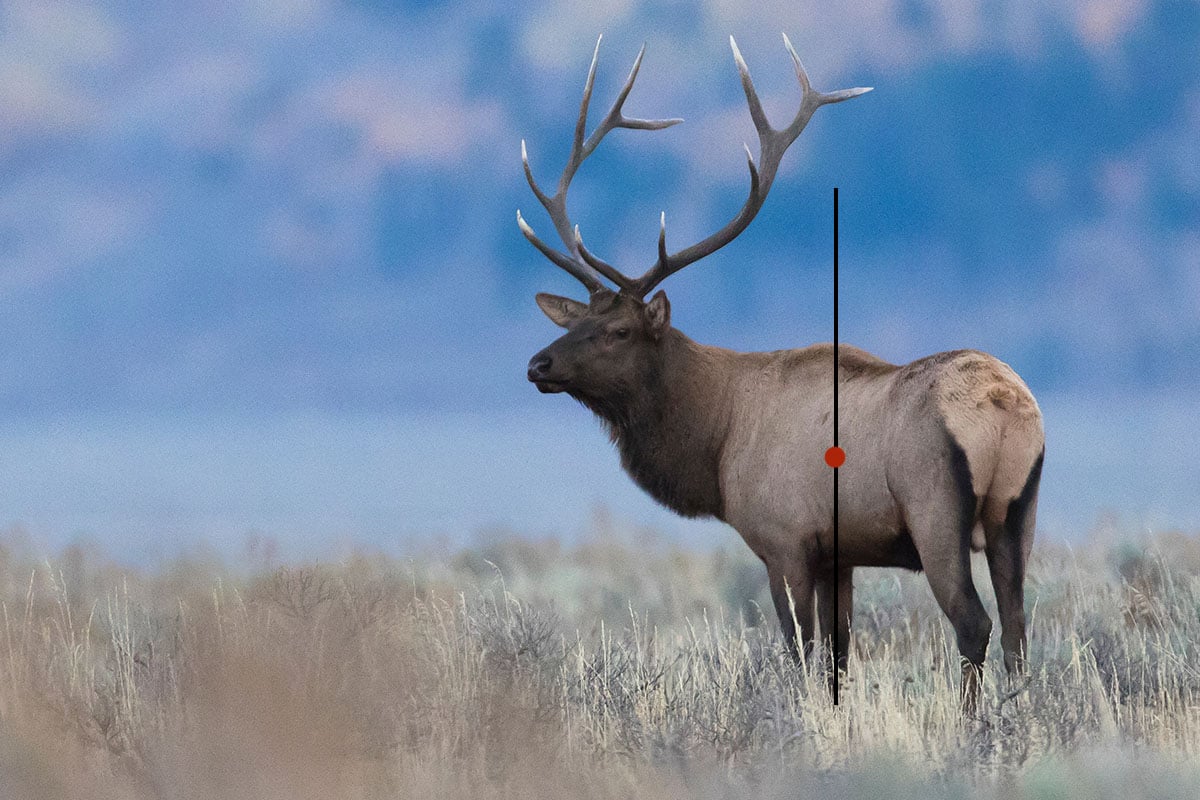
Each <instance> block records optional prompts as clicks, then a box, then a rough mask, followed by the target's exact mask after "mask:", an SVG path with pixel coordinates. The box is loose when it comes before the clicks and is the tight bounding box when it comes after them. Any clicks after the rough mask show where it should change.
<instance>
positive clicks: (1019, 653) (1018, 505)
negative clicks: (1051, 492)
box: [983, 457, 1042, 676]
mask: <svg viewBox="0 0 1200 800" xmlns="http://www.w3.org/2000/svg"><path fill="white" fill-rule="evenodd" d="M1041 469H1042V460H1041V458H1040V457H1039V458H1038V460H1037V462H1036V463H1035V464H1034V465H1033V468H1032V469H1031V470H1030V472H1029V477H1028V478H1027V479H1026V482H1025V487H1024V489H1022V491H1021V494H1020V495H1018V496H1017V497H1016V498H1014V499H1012V500H1011V501H1009V502H1007V503H1005V502H1003V501H1000V502H995V501H993V500H992V499H991V498H989V499H988V500H987V501H986V502H985V504H984V513H983V523H984V530H985V533H986V537H987V545H986V552H987V562H988V571H989V572H990V573H991V578H992V588H993V589H994V590H995V592H996V607H997V609H998V610H999V612H1000V646H1001V648H1002V649H1003V650H1004V668H1005V670H1007V672H1008V674H1009V676H1014V675H1020V674H1021V673H1023V672H1024V670H1025V655H1026V647H1027V641H1026V636H1025V567H1026V564H1027V562H1028V560H1029V551H1030V549H1031V548H1032V546H1033V531H1034V526H1035V524H1036V519H1037V491H1038V482H1039V479H1040V477H1041Z"/></svg>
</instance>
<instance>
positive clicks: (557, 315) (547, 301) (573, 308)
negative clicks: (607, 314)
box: [534, 292, 588, 328]
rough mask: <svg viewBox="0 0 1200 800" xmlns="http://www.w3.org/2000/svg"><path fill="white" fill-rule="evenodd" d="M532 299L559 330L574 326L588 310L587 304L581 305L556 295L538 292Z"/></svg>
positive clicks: (576, 301)
mask: <svg viewBox="0 0 1200 800" xmlns="http://www.w3.org/2000/svg"><path fill="white" fill-rule="evenodd" d="M534 299H536V300H537V304H538V308H540V309H541V310H542V312H543V313H545V315H546V316H547V317H549V318H550V321H551V322H553V323H554V324H555V325H557V326H559V327H560V328H569V327H571V326H572V325H574V324H575V323H576V322H578V321H579V320H580V319H582V318H583V315H584V314H586V313H587V309H588V307H587V303H581V302H579V301H578V300H572V299H571V298H569V297H559V296H558V295H556V294H546V293H545V292H538V294H537V297H536V298H534Z"/></svg>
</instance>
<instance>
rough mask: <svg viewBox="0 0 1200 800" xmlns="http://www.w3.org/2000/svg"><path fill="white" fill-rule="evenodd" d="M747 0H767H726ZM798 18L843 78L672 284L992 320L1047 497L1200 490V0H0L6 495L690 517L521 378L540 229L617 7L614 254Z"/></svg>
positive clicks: (608, 181)
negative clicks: (526, 158) (651, 129)
mask: <svg viewBox="0 0 1200 800" xmlns="http://www.w3.org/2000/svg"><path fill="white" fill-rule="evenodd" d="M743 6H745V8H743ZM780 31H786V32H787V33H788V35H789V36H790V38H791V39H792V41H793V43H794V44H795V46H796V48H797V50H798V51H799V53H800V55H801V56H802V57H803V58H804V60H805V63H806V65H807V66H808V69H809V73H810V74H811V76H812V78H813V80H814V82H815V83H816V85H817V86H818V87H819V88H825V89H832V88H841V87H848V86H857V85H867V86H874V87H876V88H875V92H873V93H871V94H869V95H867V96H865V97H863V98H860V99H856V100H854V101H852V102H850V103H845V104H842V105H838V106H833V107H829V108H825V109H822V110H820V111H819V112H818V113H817V114H816V116H815V117H814V120H813V122H812V124H811V125H810V127H809V129H808V130H807V131H806V132H805V133H804V135H803V136H802V137H801V139H800V140H799V141H798V142H797V144H796V145H795V146H794V147H793V149H792V151H791V152H789V154H788V156H787V158H786V159H785V160H784V162H783V167H782V169H781V172H780V176H779V178H778V180H777V182H776V184H775V187H774V189H773V191H772V194H771V197H770V199H769V200H768V202H767V205H766V207H765V208H764V210H763V211H762V212H761V213H760V215H759V217H758V219H757V220H756V221H755V222H754V223H753V225H752V226H751V227H750V229H749V230H748V231H747V232H746V233H745V234H743V235H742V236H741V237H740V238H739V239H738V240H737V241H736V242H735V243H734V244H732V245H730V246H729V247H727V248H726V249H725V250H723V251H721V252H720V253H718V254H716V255H714V256H712V257H710V258H708V259H706V260H705V261H702V262H700V263H698V264H696V265H694V266H693V267H690V268H689V269H688V270H686V271H684V272H683V273H681V274H679V275H677V276H674V277H672V278H671V279H670V280H669V281H668V282H667V283H666V284H665V288H666V290H667V291H668V293H669V295H670V297H671V300H672V305H673V320H674V322H675V324H676V326H677V327H679V328H681V329H682V330H684V331H685V332H687V333H688V334H689V335H691V336H693V338H696V339H698V340H700V341H703V342H708V343H714V344H722V345H726V346H730V347H735V348H739V349H775V348H780V347H789V346H799V345H803V344H806V343H809V342H812V341H820V340H827V339H828V338H829V337H830V330H829V325H830V314H829V308H828V306H829V268H830V250H831V241H830V227H831V221H830V210H829V203H830V195H831V188H832V187H833V186H835V185H836V186H839V187H840V189H841V196H842V203H841V213H842V237H841V255H842V266H843V273H842V274H843V285H842V334H843V339H844V340H845V341H850V342H853V343H855V344H858V345H860V346H863V347H866V348H868V349H870V350H872V351H874V352H876V353H878V354H879V355H881V356H883V357H885V358H889V359H891V360H894V361H905V360H909V359H912V358H916V357H918V356H921V355H925V354H928V353H930V352H935V351H937V350H941V349H950V348H955V347H977V348H981V349H985V350H988V351H990V352H992V353H994V354H996V355H997V356H999V357H1000V358H1002V359H1004V360H1005V361H1008V362H1009V363H1011V364H1012V365H1013V366H1014V367H1016V368H1017V369H1018V371H1019V372H1020V373H1021V374H1022V375H1023V376H1024V377H1025V378H1026V380H1027V382H1028V383H1029V384H1030V386H1031V387H1032V388H1033V389H1034V391H1035V393H1036V394H1037V395H1038V397H1039V399H1040V401H1041V403H1042V406H1043V410H1044V412H1045V415H1046V419H1047V435H1048V453H1047V467H1046V476H1045V482H1044V493H1043V501H1042V507H1041V516H1042V520H1043V529H1044V530H1046V531H1047V533H1048V535H1060V536H1074V537H1080V536H1083V535H1086V534H1087V532H1088V531H1089V530H1090V529H1091V527H1092V526H1093V524H1094V522H1095V520H1096V519H1097V518H1098V515H1101V514H1104V513H1108V512H1116V513H1117V514H1119V515H1120V518H1121V519H1122V520H1123V524H1125V525H1126V526H1127V527H1129V528H1131V529H1134V530H1142V529H1147V528H1162V527H1173V526H1181V527H1185V528H1195V527H1197V526H1200V506H1198V504H1197V503H1196V500H1195V488H1194V487H1195V486H1200V466H1198V465H1197V463H1196V459H1195V453H1196V452H1197V451H1198V450H1200V433H1198V432H1197V427H1200V426H1197V425H1196V423H1195V418H1196V413H1195V412H1196V403H1195V401H1194V400H1193V398H1194V397H1195V396H1196V394H1197V392H1198V391H1200V376H1198V375H1197V369H1196V365H1197V363H1198V362H1200V145H1198V144H1197V142H1200V4H1197V3H1195V2H1161V1H1157V2H1156V1H1154V0H1120V1H1119V2H1111V3H1104V4H1100V3H1092V2H1085V0H1055V1H1054V2H1039V3H1033V2H1014V3H1003V4H998V3H991V2H982V1H978V2H972V0H966V1H965V2H950V0H929V1H928V2H920V1H919V0H908V1H906V2H893V1H892V0H879V1H878V2H869V3H854V4H845V6H844V7H842V8H836V7H831V5H830V4H824V3H816V2H800V3H793V2H789V3H782V2H780V3H766V4H755V5H754V8H753V10H751V9H750V7H749V6H748V5H746V4H739V3H727V2H722V0H707V1H706V2H699V3H682V2H637V1H636V0H603V1H601V2H590V3H586V4H561V3H527V4H521V5H519V6H517V7H513V6H512V5H511V4H490V3H483V2H465V3H456V4H452V5H443V4H437V3H428V2H424V3H422V2H417V3H381V2H379V3H372V2H325V1H324V0H294V1H291V2H288V1H285V0H260V1H259V2H247V3H237V4H212V3H186V2H185V3H180V4H146V3H112V2H100V3H90V4H82V3H80V4H77V3H71V2H63V3H54V4H47V3H41V2H26V1H25V0H16V1H15V2H12V1H11V0H10V1H9V2H5V3H4V4H3V5H2V6H0V341H3V342H4V346H3V347H2V348H0V529H7V528H14V527H19V528H20V529H21V530H24V531H26V532H28V533H29V534H30V535H31V536H33V537H34V538H35V539H36V540H38V541H42V542H46V543H48V544H49V545H51V546H56V545H57V544H60V543H62V542H65V541H69V540H70V539H72V538H73V537H76V536H86V537H88V538H91V539H95V540H98V541H100V542H102V543H105V544H106V545H107V546H109V547H110V548H111V549H112V550H114V551H115V552H116V553H117V554H118V555H123V556H131V557H132V556H136V555H137V554H139V553H144V552H147V550H149V551H153V552H155V553H164V554H169V553H171V552H175V551H178V550H181V549H187V548H189V547H192V546H194V544H195V543H196V542H198V541H206V542H209V543H211V544H215V545H216V546H218V547H221V548H236V547H237V546H238V544H239V543H240V542H241V541H242V540H243V539H244V538H245V537H246V536H247V534H248V533H249V532H252V531H253V532H258V533H261V534H266V535H269V536H273V537H276V538H278V539H279V540H280V542H281V544H282V545H283V546H284V547H285V548H286V547H294V548H296V549H297V550H303V551H309V550H312V551H320V550H321V548H327V547H329V546H331V545H334V544H336V545H339V546H340V545H342V544H345V543H353V542H358V543H368V544H379V545H381V546H389V547H391V546H395V547H403V546H404V545H403V544H402V543H405V542H411V541H412V540H413V539H414V538H422V537H428V536H451V537H453V536H458V535H462V534H464V533H469V532H471V531H477V530H481V529H489V528H492V527H497V526H498V527H507V528H511V529H514V530H518V531H526V532H529V533H535V534H541V533H555V534H561V535H570V534H572V533H574V532H577V531H578V530H580V529H582V528H584V527H586V526H587V525H588V520H589V519H590V518H591V516H592V515H593V513H594V510H595V509H596V508H597V507H600V506H604V507H607V508H609V509H611V511H612V513H613V515H614V516H615V517H616V518H617V519H618V520H621V521H623V522H627V523H629V524H634V525H642V524H651V525H656V526H660V527H663V528H665V529H667V530H669V531H672V532H674V533H677V534H678V535H679V536H680V537H681V538H683V539H685V540H692V541H696V542H700V543H705V542H708V541H718V540H721V539H722V538H723V537H727V536H732V534H731V533H725V532H722V531H720V530H719V526H713V525H707V526H706V525H698V524H696V523H691V522H685V521H680V520H675V519H674V518H672V517H670V515H669V514H667V513H666V512H664V511H662V510H661V509H657V508H656V507H655V506H654V505H653V503H652V502H651V501H650V500H648V499H647V498H645V497H643V496H642V495H641V494H640V493H639V492H638V491H637V489H636V488H635V487H633V486H632V485H631V484H630V483H629V482H628V480H627V479H626V478H625V477H624V476H623V475H622V474H621V472H620V469H619V466H618V464H617V459H616V457H615V455H614V454H613V453H612V452H611V450H610V448H609V446H608V445H607V443H606V441H605V439H604V437H603V435H602V433H601V432H600V430H599V427H598V426H597V425H596V423H595V422H594V421H593V420H592V419H591V418H590V417H589V415H588V414H587V412H585V411H584V410H582V409H580V408H578V407H576V406H575V405H574V404H573V403H572V402H571V401H570V400H568V399H566V398H564V397H561V396H560V397H544V396H541V395H539V394H537V393H536V391H534V390H533V389H532V388H531V387H529V386H528V385H527V384H526V382H525V380H524V365H525V362H526V361H527V359H528V358H529V356H530V355H531V354H532V353H533V352H535V351H536V350H538V349H539V348H540V347H542V346H543V345H544V344H545V343H547V342H548V341H550V340H551V339H552V338H553V337H554V336H555V335H556V331H555V329H554V328H553V327H552V326H551V325H550V323H549V322H548V321H546V320H545V319H544V318H543V317H542V316H541V314H540V312H538V310H537V309H536V307H535V306H534V304H533V302H532V295H533V293H534V292H536V291H556V292H559V293H566V294H574V295H575V296H580V287H578V285H577V284H575V283H574V282H573V281H572V280H571V279H570V278H569V277H568V276H566V275H565V274H563V273H562V272H561V271H560V270H558V269H556V268H555V267H553V266H552V265H551V264H549V262H546V261H545V260H544V259H542V258H541V257H540V256H539V255H538V254H537V253H536V252H535V251H534V250H533V249H532V248H531V247H529V245H528V244H527V243H526V242H525V241H524V240H523V238H522V237H521V235H520V233H519V231H518V230H517V227H516V225H515V223H514V211H515V209H516V208H518V207H520V208H522V210H523V211H525V212H526V215H527V216H528V218H529V219H530V221H531V223H532V224H533V225H534V227H535V228H536V229H538V230H539V231H541V232H542V233H543V234H545V235H546V236H549V235H550V234H551V228H550V225H549V222H548V221H547V220H546V218H545V217H544V215H542V214H541V213H540V209H538V208H537V206H536V201H535V200H534V199H533V197H532V196H531V195H530V193H529V190H528V188H527V187H526V186H525V184H524V180H523V177H522V174H521V170H520V140H521V139H522V138H525V139H526V140H527V141H528V143H529V151H530V157H531V160H532V163H533V167H534V170H535V172H536V174H537V175H538V176H539V177H540V178H541V180H542V181H543V182H544V183H548V182H551V181H552V180H553V179H554V178H555V177H556V176H557V173H558V171H559V169H561V164H562V159H563V158H564V157H565V154H566V150H567V146H568V144H569V136H570V131H571V126H572V124H573V120H574V114H575V109H576V106H577V103H578V98H579V92H580V89H581V85H582V81H583V77H584V75H585V72H586V69H587V62H588V59H589V57H590V54H591V50H592V47H593V45H594V43H595V39H596V36H597V35H598V34H599V33H603V34H604V36H605V38H604V43H603V47H602V50H601V59H600V68H599V75H598V79H597V98H598V105H606V104H607V101H608V99H609V98H611V96H612V93H613V92H614V91H615V89H616V88H617V87H618V86H619V85H620V82H621V81H622V80H623V78H624V76H625V73H626V71H627V69H628V67H629V64H630V62H631V61H632V59H633V56H634V55H635V54H636V52H637V48H638V47H639V46H640V45H641V43H642V42H646V43H647V55H646V61H645V63H644V65H643V70H642V75H641V77H640V78H639V82H638V85H637V87H636V88H635V89H634V92H633V94H632V95H631V97H630V99H629V102H628V105H627V108H628V110H629V112H630V113H632V114H637V115H640V116H650V117H661V116H681V117H684V118H685V119H686V120H687V121H686V123H685V124H683V125H680V126H677V127H675V128H672V129H670V130H668V131H663V132H655V133H645V132H636V131H617V132H615V133H614V134H613V135H611V136H610V137H609V139H608V140H606V141H605V143H604V145H603V146H602V147H601V148H600V149H599V150H598V151H597V152H596V154H595V156H594V157H593V158H592V159H591V161H589V163H588V164H587V166H586V167H585V168H584V169H583V170H582V172H581V173H580V175H579V176H578V178H577V179H576V182H575V185H574V186H573V192H572V213H573V217H574V219H575V220H576V221H577V222H579V223H580V225H581V226H582V228H583V231H584V233H585V236H586V237H587V240H588V243H589V246H590V247H592V249H594V250H596V251H598V252H600V253H602V254H604V255H605V256H606V257H607V258H608V259H609V260H611V261H614V262H615V263H617V264H619V265H621V266H623V267H625V268H626V269H627V270H628V271H640V270H641V269H642V268H644V267H645V266H646V265H648V263H649V262H650V260H651V259H652V256H653V253H654V243H655V237H656V235H657V225H658V214H659V212H660V211H663V210H665V212H666V214H667V219H668V223H669V231H668V232H669V235H670V237H671V240H672V241H674V242H678V243H684V242H689V241H695V240H697V239H699V238H701V237H702V236H704V235H705V234H706V233H708V232H709V231H711V230H713V229H715V228H716V227H717V226H719V225H720V224H722V223H723V222H724V221H725V219H727V218H728V216H730V215H731V214H732V213H733V212H734V211H736V209H737V207H738V206H739V205H740V203H741V201H742V199H743V198H744V192H745V190H746V177H745V165H744V161H743V156H742V155H741V144H742V142H743V141H751V142H753V141H754V135H753V127H752V125H751V123H750V121H749V116H748V114H747V113H746V110H745V104H744V99H743V98H742V96H741V91H740V87H739V85H738V82H737V77H736V71H735V69H734V66H733V62H732V59H731V57H730V54H729V50H728V44H727V40H728V36H729V35H730V34H733V35H735V36H736V37H737V39H738V42H739V45H740V47H741V50H742V52H743V54H744V55H745V57H746V59H747V61H748V62H749V64H750V67H751V70H752V72H753V74H754V77H755V81H756V83H757V85H758V86H759V89H760V93H761V94H762V96H763V99H764V103H765V104H766V107H767V111H768V113H769V114H770V115H771V117H772V119H774V120H775V121H777V122H779V123H781V122H782V121H785V120H786V118H787V117H789V116H790V114H791V113H792V112H793V110H794V104H795V102H796V99H797V90H796V87H795V79H794V76H793V75H792V72H791V69H790V63H789V60H788V58H787V53H786V51H785V50H784V48H783V45H782V42H781V40H780V38H779V33H780Z"/></svg>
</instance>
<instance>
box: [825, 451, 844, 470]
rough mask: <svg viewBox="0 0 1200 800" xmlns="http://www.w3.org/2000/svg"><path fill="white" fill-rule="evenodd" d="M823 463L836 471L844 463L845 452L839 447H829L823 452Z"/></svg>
mask: <svg viewBox="0 0 1200 800" xmlns="http://www.w3.org/2000/svg"><path fill="white" fill-rule="evenodd" d="M825 463H826V464H828V465H829V466H831V467H833V468H834V469H837V468H838V467H840V466H841V465H842V464H845V463H846V451H845V450H843V449H842V448H840V447H831V448H829V449H828V450H826V451H825Z"/></svg>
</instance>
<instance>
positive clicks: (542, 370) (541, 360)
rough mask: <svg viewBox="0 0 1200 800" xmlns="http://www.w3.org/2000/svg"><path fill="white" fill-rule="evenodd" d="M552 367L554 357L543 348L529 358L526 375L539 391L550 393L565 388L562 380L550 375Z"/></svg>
mask: <svg viewBox="0 0 1200 800" xmlns="http://www.w3.org/2000/svg"><path fill="white" fill-rule="evenodd" d="M553 367H554V359H552V358H551V357H550V354H549V353H547V352H546V351H545V350H543V351H541V352H540V353H538V354H537V355H535V356H534V357H533V358H531V359H529V369H528V371H527V372H526V375H527V377H528V378H529V382H530V383H532V384H534V385H535V386H537V388H538V391H539V392H542V393H544V394H550V393H554V392H561V391H563V389H564V388H565V386H564V385H563V383H562V381H556V380H554V379H553V378H552V377H551V370H552V368H553Z"/></svg>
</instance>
